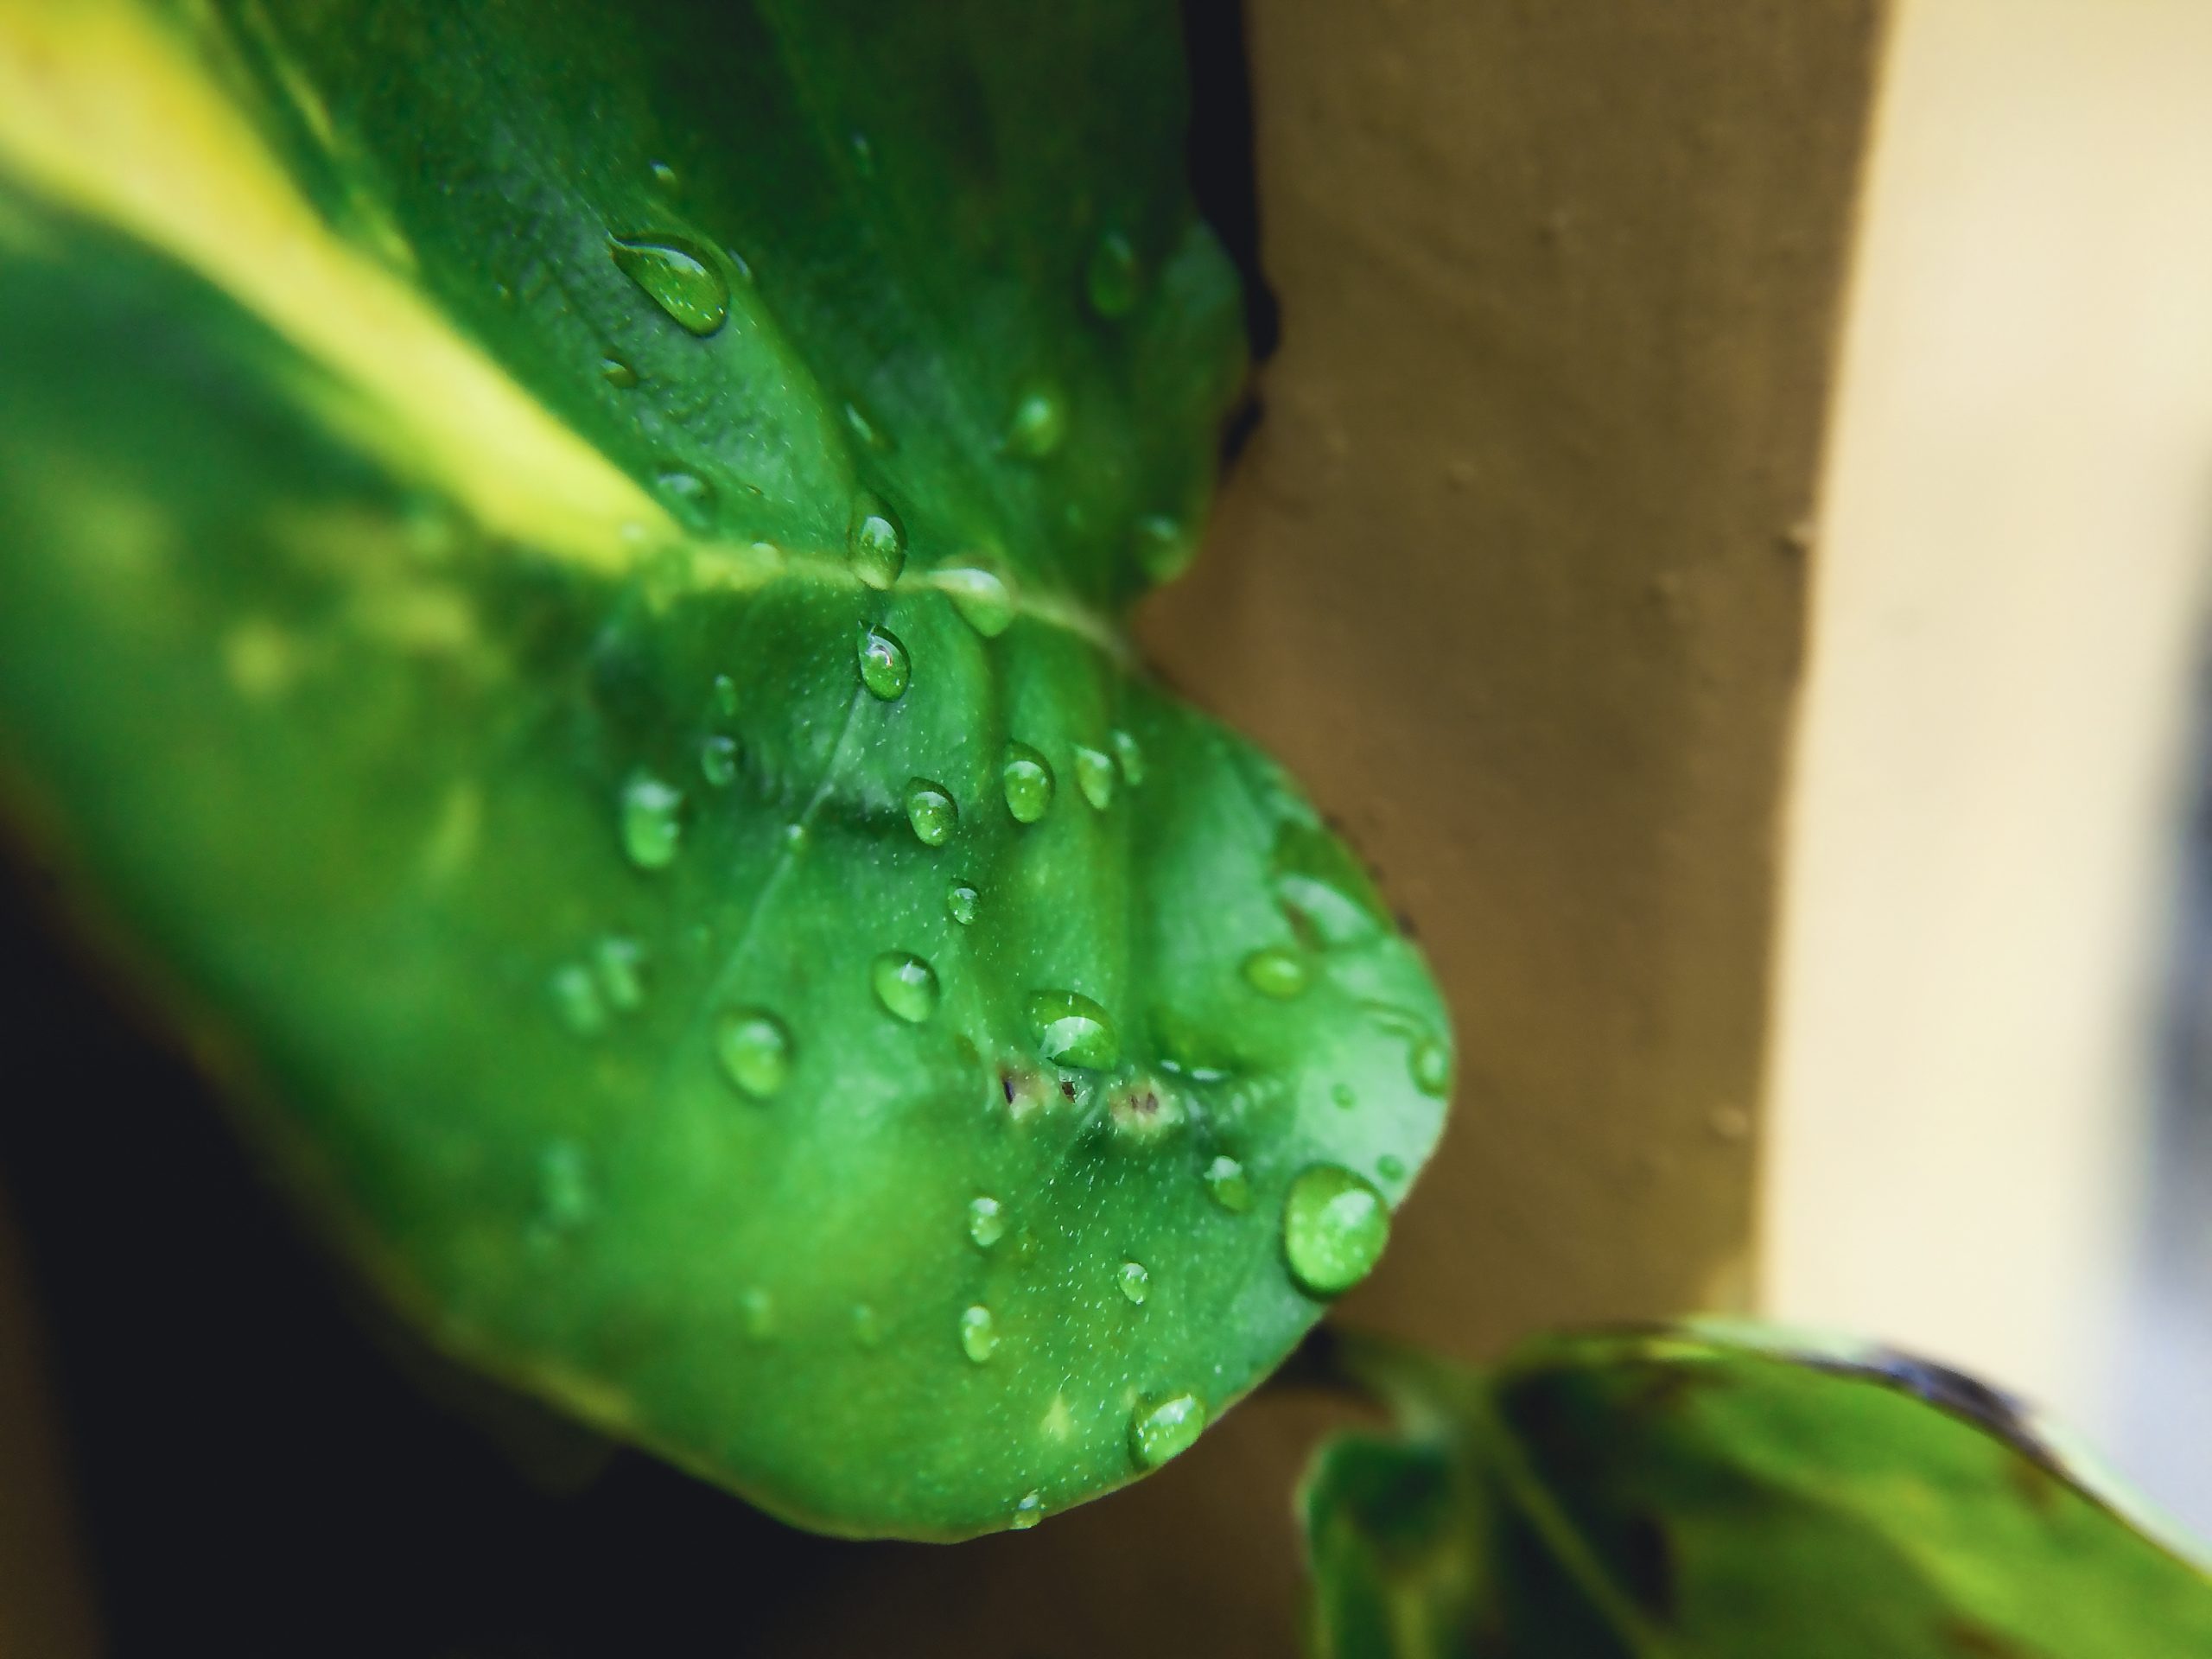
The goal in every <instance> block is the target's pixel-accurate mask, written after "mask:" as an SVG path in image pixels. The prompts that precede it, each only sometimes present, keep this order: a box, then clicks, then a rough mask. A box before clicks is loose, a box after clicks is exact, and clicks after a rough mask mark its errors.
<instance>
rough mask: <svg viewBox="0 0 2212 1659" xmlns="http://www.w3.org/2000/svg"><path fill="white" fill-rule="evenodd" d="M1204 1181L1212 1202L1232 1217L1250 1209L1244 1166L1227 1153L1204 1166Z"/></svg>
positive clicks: (1248, 1180) (1249, 1193) (1247, 1181)
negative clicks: (1228, 1212)
mask: <svg viewBox="0 0 2212 1659" xmlns="http://www.w3.org/2000/svg"><path fill="white" fill-rule="evenodd" d="M1204 1179H1205V1184H1206V1191H1207V1192H1209V1193H1211V1195H1212V1197H1213V1201H1214V1202H1215V1203H1216V1204H1217V1205H1220V1206H1221V1207H1222V1208H1223V1209H1224V1210H1226V1211H1230V1213H1231V1214H1232V1215H1239V1216H1241V1215H1243V1213H1244V1212H1245V1211H1247V1210H1249V1209H1250V1208H1251V1207H1252V1182H1251V1179H1250V1177H1249V1176H1247V1175H1246V1174H1245V1173H1244V1166H1243V1165H1242V1164H1240V1163H1238V1162H1237V1161H1236V1160H1235V1159H1234V1158H1231V1157H1230V1155H1229V1154H1227V1153H1223V1154H1221V1155H1220V1156H1218V1157H1217V1158H1215V1159H1214V1160H1213V1161H1212V1162H1211V1163H1209V1164H1208V1165H1207V1166H1205V1176H1204Z"/></svg>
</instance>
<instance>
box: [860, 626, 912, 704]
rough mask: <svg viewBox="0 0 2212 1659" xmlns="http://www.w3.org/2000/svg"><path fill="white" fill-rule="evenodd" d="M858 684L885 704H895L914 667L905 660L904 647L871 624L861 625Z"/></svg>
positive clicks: (887, 632)
mask: <svg viewBox="0 0 2212 1659" xmlns="http://www.w3.org/2000/svg"><path fill="white" fill-rule="evenodd" d="M860 660H861V684H862V685H865V686H866V687H868V690H870V691H872V692H874V694H875V695H876V696H879V697H880V698H881V699H882V700H883V701H884V702H897V701H898V700H899V698H900V697H902V696H906V684H907V682H908V681H910V680H911V679H912V678H913V677H914V671H913V665H912V664H911V663H910V662H909V661H908V660H907V658H906V646H905V645H902V644H901V643H900V642H899V636H898V635H897V634H895V633H893V632H891V631H890V630H889V629H888V628H879V627H877V626H874V624H873V623H868V622H863V623H862V624H861V650H860Z"/></svg>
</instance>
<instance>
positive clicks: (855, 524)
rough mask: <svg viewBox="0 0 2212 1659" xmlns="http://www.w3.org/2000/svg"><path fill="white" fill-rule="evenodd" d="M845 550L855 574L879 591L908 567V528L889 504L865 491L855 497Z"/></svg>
mask: <svg viewBox="0 0 2212 1659" xmlns="http://www.w3.org/2000/svg"><path fill="white" fill-rule="evenodd" d="M845 549H846V551H847V552H849V554H851V555H852V560H853V574H854V575H856V576H858V577H859V578H860V579H861V581H862V582H866V583H867V584H868V586H869V587H871V588H876V589H878V590H879V591H880V590H881V589H883V588H888V587H890V586H891V584H892V583H893V582H896V581H898V580H899V572H900V571H901V570H903V569H906V526H905V525H904V524H900V523H899V515H898V514H897V513H895V512H892V510H891V508H890V507H889V505H887V504H886V503H884V502H883V501H880V500H879V499H876V498H875V497H874V496H873V495H870V494H868V493H867V492H866V491H865V490H863V491H862V492H861V493H860V494H858V495H856V496H855V497H854V498H853V516H852V517H851V518H849V519H848V520H847V521H846V524H845Z"/></svg>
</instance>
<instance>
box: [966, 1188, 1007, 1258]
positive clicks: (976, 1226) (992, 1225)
mask: <svg viewBox="0 0 2212 1659" xmlns="http://www.w3.org/2000/svg"><path fill="white" fill-rule="evenodd" d="M968 1236H969V1237H970V1238H972V1239H974V1240H975V1241H976V1248H977V1249H985V1250H988V1249H990V1248H991V1246H992V1245H994V1244H995V1243H998V1242H999V1240H1001V1239H1002V1238H1004V1237H1005V1236H1006V1209H1005V1206H1003V1205H1001V1204H1000V1203H999V1201H998V1200H997V1199H996V1198H991V1197H989V1196H988V1195H986V1196H984V1197H982V1198H970V1199H969V1201H968Z"/></svg>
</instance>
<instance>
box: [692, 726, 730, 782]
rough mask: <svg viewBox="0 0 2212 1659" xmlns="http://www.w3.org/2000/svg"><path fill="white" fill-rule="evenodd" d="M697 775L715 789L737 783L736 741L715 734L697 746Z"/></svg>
mask: <svg viewBox="0 0 2212 1659" xmlns="http://www.w3.org/2000/svg"><path fill="white" fill-rule="evenodd" d="M699 775H700V776H701V777H702V778H704V779H706V780H707V781H708V782H709V784H711V785H714V786H715V788H716V789H728V787H729V786H730V785H732V784H734V783H735V782H736V781H737V740H736V739H735V738H734V737H724V736H722V735H721V734H719V733H717V734H715V736H712V737H709V738H708V739H707V740H705V741H703V742H702V743H701V744H700V745H699Z"/></svg>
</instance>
